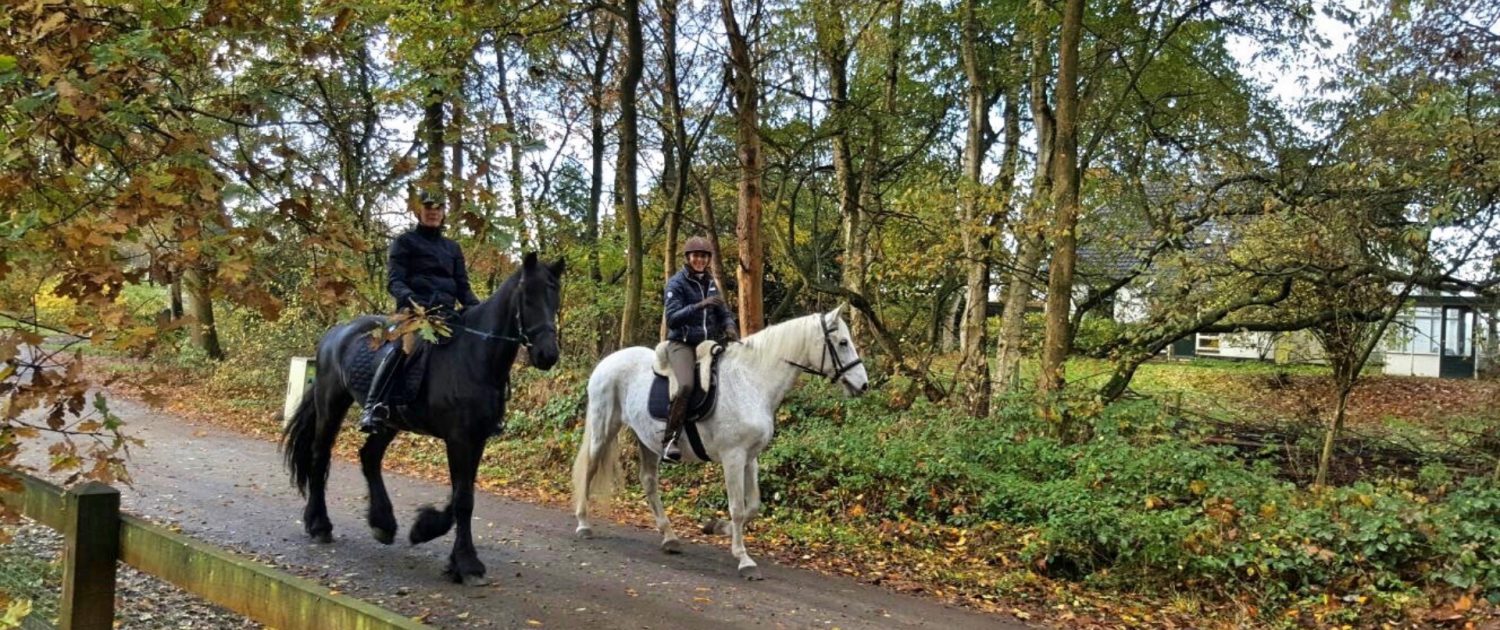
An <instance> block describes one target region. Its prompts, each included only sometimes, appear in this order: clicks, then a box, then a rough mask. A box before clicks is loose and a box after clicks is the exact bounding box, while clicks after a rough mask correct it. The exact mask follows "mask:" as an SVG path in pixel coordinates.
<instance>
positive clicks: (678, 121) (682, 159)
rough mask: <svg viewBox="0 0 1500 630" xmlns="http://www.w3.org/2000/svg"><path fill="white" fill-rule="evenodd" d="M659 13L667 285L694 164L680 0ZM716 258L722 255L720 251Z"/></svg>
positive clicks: (663, 3) (663, 2) (663, 0)
mask: <svg viewBox="0 0 1500 630" xmlns="http://www.w3.org/2000/svg"><path fill="white" fill-rule="evenodd" d="M658 13H659V14H660V16H661V31H662V99H663V100H664V101H665V105H666V107H667V116H668V121H667V124H665V125H663V127H664V131H665V132H666V134H665V135H666V136H667V137H666V138H665V140H664V141H663V143H662V145H663V146H662V156H663V158H664V159H663V161H664V166H663V171H662V182H663V184H664V185H666V186H668V189H667V193H668V197H669V198H670V199H671V203H672V207H671V209H670V210H669V212H670V213H671V214H669V215H668V218H667V242H666V243H665V246H664V247H663V248H662V250H663V251H662V275H663V276H665V277H664V278H663V285H664V286H665V281H666V280H669V279H671V277H672V274H674V273H676V272H677V269H678V267H680V266H681V264H682V263H681V262H679V261H678V257H677V242H678V240H680V239H679V234H678V233H679V231H680V230H679V226H680V225H681V223H682V209H683V206H684V205H685V204H686V202H687V187H688V172H689V169H691V168H692V159H691V156H689V154H688V151H689V149H688V137H687V121H685V120H684V119H683V115H682V97H681V95H680V94H679V93H678V85H677V0H660V2H659V8H658ZM708 229H709V230H710V231H712V230H713V224H712V223H710V224H708ZM714 258H715V259H717V258H718V256H717V252H715V256H714ZM716 261H717V260H716ZM719 290H720V291H723V290H724V285H722V284H720V285H719ZM661 338H662V339H666V338H667V314H666V313H665V312H663V313H662V320H661Z"/></svg>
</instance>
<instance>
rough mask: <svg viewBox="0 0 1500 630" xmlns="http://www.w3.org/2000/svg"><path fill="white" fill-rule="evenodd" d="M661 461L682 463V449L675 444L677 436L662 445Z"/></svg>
mask: <svg viewBox="0 0 1500 630" xmlns="http://www.w3.org/2000/svg"><path fill="white" fill-rule="evenodd" d="M661 461H663V462H666V463H668V464H680V463H682V449H681V448H678V446H677V437H675V436H674V437H673V438H672V439H671V440H669V441H667V443H666V444H665V445H663V446H662V448H661Z"/></svg>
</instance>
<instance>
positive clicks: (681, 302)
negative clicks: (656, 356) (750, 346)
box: [662, 236, 739, 462]
mask: <svg viewBox="0 0 1500 630" xmlns="http://www.w3.org/2000/svg"><path fill="white" fill-rule="evenodd" d="M682 255H683V256H684V257H685V258H686V261H685V262H686V264H684V265H683V267H682V270H681V271H678V272H677V273H676V274H675V275H673V276H672V278H671V279H670V280H667V298H666V300H667V304H666V314H667V361H668V363H670V364H671V366H672V373H673V374H674V375H675V376H676V377H677V391H676V392H673V398H672V404H671V406H670V407H669V408H668V411H667V432H666V433H665V434H664V435H663V436H662V460H663V461H668V462H676V461H680V460H681V459H682V450H681V449H679V448H678V446H677V434H678V432H680V431H681V430H682V424H683V420H684V419H685V417H686V416H687V410H688V402H689V400H691V399H692V397H693V388H694V383H695V381H696V379H695V378H694V376H693V363H694V361H695V360H696V359H697V351H696V348H697V346H698V344H699V343H702V342H703V341H704V340H707V339H713V340H715V341H720V342H725V341H735V340H737V339H739V332H738V327H737V325H736V324H735V321H734V314H733V313H731V312H729V307H728V306H726V305H725V304H724V298H722V297H720V294H719V287H717V286H715V285H714V279H713V276H712V275H710V274H709V273H708V264H709V262H710V261H711V260H712V259H713V250H712V249H710V248H709V243H708V239H706V238H704V237H702V236H694V237H692V238H690V239H688V240H687V243H684V244H683V246H682Z"/></svg>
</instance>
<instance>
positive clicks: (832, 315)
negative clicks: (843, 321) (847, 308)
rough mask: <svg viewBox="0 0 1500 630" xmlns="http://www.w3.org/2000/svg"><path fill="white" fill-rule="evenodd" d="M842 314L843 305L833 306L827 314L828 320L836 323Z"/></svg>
mask: <svg viewBox="0 0 1500 630" xmlns="http://www.w3.org/2000/svg"><path fill="white" fill-rule="evenodd" d="M843 313H844V305H843V304H839V305H838V306H835V307H834V308H833V310H832V311H829V312H828V319H831V320H833V321H838V319H839V316H840V315H842V314H843Z"/></svg>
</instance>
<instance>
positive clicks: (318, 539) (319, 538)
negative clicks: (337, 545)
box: [312, 532, 333, 545]
mask: <svg viewBox="0 0 1500 630" xmlns="http://www.w3.org/2000/svg"><path fill="white" fill-rule="evenodd" d="M312 539H313V542H315V543H318V544H320V545H327V544H330V543H332V542H333V532H318V533H316V534H313V535H312Z"/></svg>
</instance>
